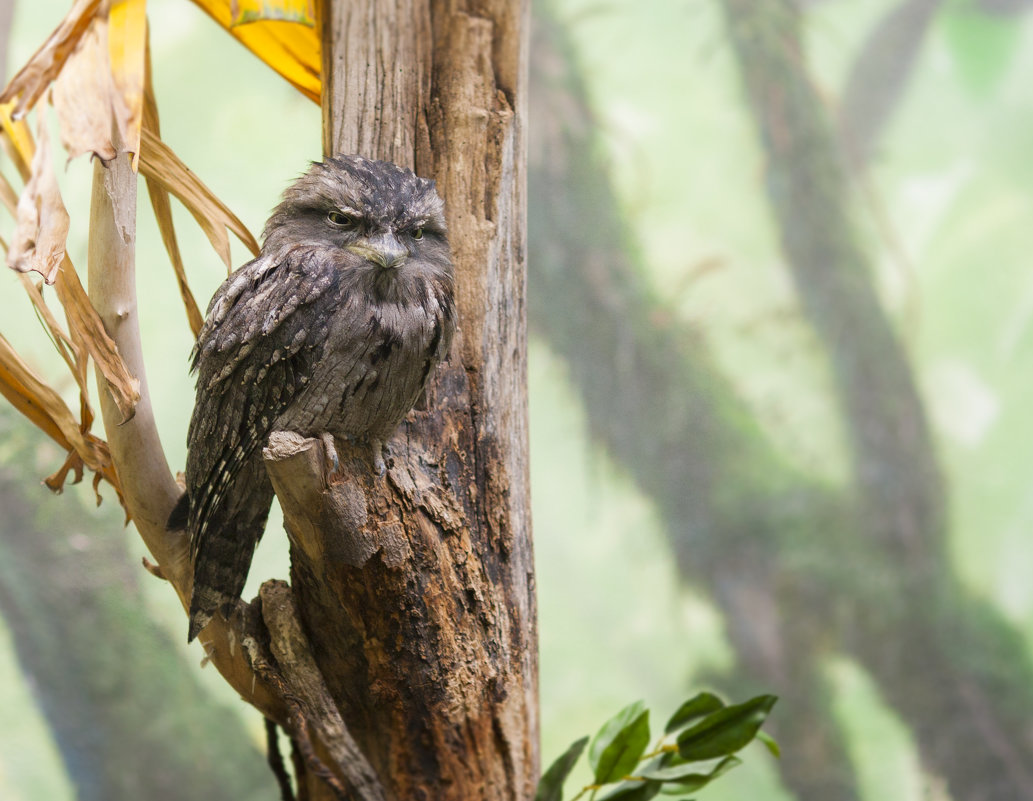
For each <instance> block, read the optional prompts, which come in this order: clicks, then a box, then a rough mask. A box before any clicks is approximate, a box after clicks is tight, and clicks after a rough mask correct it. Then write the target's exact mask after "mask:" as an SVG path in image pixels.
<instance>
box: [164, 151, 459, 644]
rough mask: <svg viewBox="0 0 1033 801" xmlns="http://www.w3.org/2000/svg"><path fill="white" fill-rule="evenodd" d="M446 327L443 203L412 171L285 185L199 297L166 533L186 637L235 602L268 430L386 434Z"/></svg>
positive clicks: (373, 168) (390, 168)
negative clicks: (180, 477) (251, 245)
mask: <svg viewBox="0 0 1033 801" xmlns="http://www.w3.org/2000/svg"><path fill="white" fill-rule="evenodd" d="M454 330H455V310H454V305H453V270H452V263H451V254H450V251H449V247H448V240H447V238H446V233H445V220H444V215H443V204H442V202H441V199H440V198H439V197H438V195H437V193H436V192H435V191H434V184H433V182H431V181H427V180H425V179H422V178H418V177H417V176H415V175H414V174H413V173H412V172H410V171H409V170H406V169H403V168H401V167H398V166H396V165H394V164H389V163H387V162H382V161H368V160H366V159H363V158H360V157H357V156H346V157H339V158H333V159H327V160H326V161H325V162H322V163H317V164H313V165H312V168H311V169H310V170H309V172H308V173H306V174H305V175H304V176H302V177H301V178H300V179H299V180H298V181H297V182H296V183H295V184H294V185H293V186H291V187H290V188H289V189H288V190H287V191H286V192H285V193H284V197H283V202H281V203H280V205H279V206H277V207H276V210H275V211H274V212H273V215H272V217H270V218H269V222H268V223H267V224H266V227H265V235H264V243H263V245H262V251H261V253H260V254H259V256H258V258H256V259H255V260H254V261H252V262H250V263H248V264H246V265H244V266H243V267H242V268H241V269H240V270H238V271H237V272H235V273H234V274H233V275H231V276H230V277H229V278H228V279H227V280H226V281H225V282H224V283H223V284H222V286H221V287H219V289H218V291H217V292H216V293H215V297H214V298H212V302H211V304H210V305H209V307H208V316H207V319H206V320H205V323H204V326H203V328H202V329H201V333H200V335H199V336H198V339H197V346H196V348H195V350H194V356H193V369H195V370H196V371H197V402H196V405H195V407H194V414H193V417H192V418H191V421H190V429H189V433H188V435H187V445H188V452H187V467H186V488H187V492H186V494H185V495H184V497H183V499H181V501H180V504H179V505H178V506H177V511H175V512H173V516H172V518H170V527H177V528H183V527H185V528H186V529H187V530H188V531H189V533H190V544H191V554H192V558H193V563H194V591H193V597H192V599H191V602H190V632H189V639H193V638H194V637H195V636H196V635H197V633H198V632H199V631H200V630H201V629H202V628H203V627H204V626H205V625H206V624H207V622H208V621H209V620H210V619H211V617H212V615H213V614H214V613H215V612H216V611H217V610H218V609H219V608H220V607H222V606H223V605H224V604H226V603H228V602H232V601H234V600H235V599H236V598H237V597H239V595H240V592H241V590H242V589H243V586H244V581H245V579H246V578H247V573H248V569H249V567H250V565H251V558H252V555H253V553H254V549H255V545H256V544H257V543H258V540H259V538H260V537H261V535H262V531H263V529H264V527H265V522H266V517H267V516H268V514H269V506H270V504H271V502H272V497H273V490H272V485H271V484H270V482H269V478H268V476H267V475H266V472H265V468H264V466H263V464H262V448H263V446H264V445H265V444H266V440H267V438H268V436H269V434H270V432H272V431H279V430H283V431H297V432H299V433H301V434H303V435H306V436H319V435H322V434H324V433H329V434H332V435H333V436H334V437H351V438H363V439H365V440H367V441H369V442H370V445H371V447H372V450H373V464H374V465H375V466H376V467H377V468H378V472H381V471H382V470H383V462H382V459H381V456H380V443H381V442H382V441H383V440H385V439H386V438H387V437H388V436H390V434H391V433H392V432H393V431H394V429H395V428H396V427H397V426H398V424H399V422H401V420H402V418H403V417H405V415H406V413H408V411H409V410H410V409H411V408H412V406H413V404H414V403H415V402H416V400H417V399H418V398H419V396H420V393H421V392H422V391H423V388H424V386H425V384H426V382H427V379H428V377H429V376H430V374H431V371H432V370H433V369H434V366H435V365H436V364H437V363H438V362H439V361H440V360H441V359H443V358H444V357H445V355H446V354H447V352H448V348H449V345H450V343H451V341H452V334H453V332H454Z"/></svg>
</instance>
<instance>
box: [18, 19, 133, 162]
mask: <svg viewBox="0 0 1033 801" xmlns="http://www.w3.org/2000/svg"><path fill="white" fill-rule="evenodd" d="M146 24H147V23H146V15H145V0H111V2H101V0H78V1H77V2H76V3H75V5H73V7H72V10H71V11H70V12H69V13H68V15H67V16H66V17H65V18H64V20H62V21H61V24H60V25H58V27H57V28H56V29H55V31H54V32H53V33H52V34H51V35H50V36H49V37H48V39H47V41H46V42H44V44H43V46H42V47H41V48H40V49H39V50H38V51H37V52H36V54H35V55H34V56H33V57H32V59H30V61H29V63H28V64H26V65H25V67H23V68H22V70H21V71H20V72H19V73H18V74H17V75H16V76H15V77H14V79H13V80H12V81H11V83H10V84H9V85H8V87H7V89H6V90H5V91H4V93H3V95H0V100H2V101H13V100H17V103H16V105H15V107H14V112H13V113H14V116H15V117H16V118H17V117H20V116H21V115H24V114H25V113H26V112H27V111H28V110H29V109H31V108H32V107H33V106H34V105H35V104H36V102H37V101H38V100H39V99H40V97H42V96H43V94H44V93H45V92H46V90H47V88H48V87H49V86H51V85H53V87H54V91H53V94H52V101H53V103H54V107H55V108H56V109H57V114H58V119H59V121H60V123H61V126H60V127H61V140H62V142H63V143H64V145H65V148H66V149H67V150H68V156H69V158H74V157H75V156H78V155H80V154H82V153H88V152H92V153H96V154H97V155H98V156H99V157H100V158H102V159H104V160H105V161H107V160H110V159H111V158H114V156H115V155H116V154H117V153H118V152H123V151H129V152H131V153H133V154H138V153H139V150H140V123H141V118H142V109H143V84H144V40H145V31H146ZM113 127H114V128H117V130H118V133H119V137H120V141H121V144H120V146H119V147H116V146H115V144H114V141H113V137H112V128H113ZM136 158H137V156H136V155H134V168H135V159H136Z"/></svg>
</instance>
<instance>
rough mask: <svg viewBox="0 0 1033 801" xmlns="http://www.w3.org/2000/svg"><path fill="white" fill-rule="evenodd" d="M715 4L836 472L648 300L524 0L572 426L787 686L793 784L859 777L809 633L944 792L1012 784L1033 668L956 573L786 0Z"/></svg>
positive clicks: (744, 677) (554, 32)
mask: <svg viewBox="0 0 1033 801" xmlns="http://www.w3.org/2000/svg"><path fill="white" fill-rule="evenodd" d="M725 8H726V11H727V19H728V29H729V32H730V36H731V37H732V39H733V41H734V43H735V45H736V53H737V55H738V57H739V60H740V64H741V68H742V71H743V76H744V81H745V83H746V85H747V87H748V89H749V93H748V94H749V97H750V103H751V111H752V113H753V114H754V115H755V116H756V118H757V121H758V126H759V128H760V133H761V135H762V140H763V142H764V144H765V146H766V147H767V148H768V170H769V172H768V190H769V193H770V196H771V201H772V211H773V214H774V216H775V217H776V219H777V221H778V223H779V225H780V228H781V231H782V238H783V244H784V249H785V259H786V262H787V264H788V266H789V267H790V269H791V270H792V272H793V274H794V276H795V277H796V281H797V288H798V291H799V293H800V298H801V305H802V306H803V308H804V309H805V311H806V312H807V314H808V317H809V319H810V321H811V323H812V325H813V326H814V327H815V330H816V331H817V332H818V333H819V335H821V336H822V337H823V340H822V341H823V343H824V345H825V347H826V348H827V349H828V353H829V359H830V365H831V369H832V371H833V374H834V376H835V377H836V380H837V388H838V392H839V398H840V406H841V409H842V413H843V416H844V420H845V428H847V429H848V430H849V431H850V432H851V446H852V452H853V459H854V468H855V471H854V485H853V487H850V488H848V489H847V490H846V491H844V492H843V493H842V494H839V493H835V492H832V491H830V490H829V489H827V488H825V487H823V486H818V485H816V484H814V483H813V482H812V481H811V480H810V479H808V478H807V477H805V476H801V475H799V474H797V473H796V472H795V471H793V470H792V469H790V468H788V467H787V466H786V465H785V464H784V463H783V462H782V461H780V459H779V458H778V455H777V454H776V453H775V451H774V449H773V447H772V446H771V445H770V443H768V442H767V441H766V439H765V437H764V435H763V432H762V431H761V429H760V426H759V425H758V424H757V423H756V422H755V421H754V420H752V419H751V416H752V413H751V412H750V410H749V409H747V408H746V407H745V405H744V404H743V403H742V401H740V400H739V399H738V398H737V396H736V393H735V388H734V386H733V385H732V384H731V382H730V381H729V380H728V379H727V378H726V377H725V376H723V375H721V373H720V372H719V371H718V369H717V368H716V366H715V365H714V364H713V362H712V361H711V359H710V357H709V355H708V352H707V348H706V345H705V343H704V342H703V341H702V340H701V338H700V336H699V335H697V334H694V333H690V332H688V331H685V330H683V329H680V328H677V327H676V326H674V325H673V324H672V323H670V322H668V321H669V320H670V319H671V317H670V315H668V314H667V313H666V310H665V308H664V306H663V304H662V303H661V302H660V301H659V300H658V299H657V298H656V297H654V296H653V295H652V293H651V292H650V290H649V289H648V286H647V282H646V280H645V278H644V275H643V274H642V267H641V259H640V257H639V256H638V254H637V253H636V252H635V245H634V241H633V237H632V234H631V232H630V231H629V230H628V229H627V227H626V224H625V223H624V222H623V221H622V220H621V218H620V214H619V212H618V210H617V206H616V204H615V202H614V200H613V190H612V188H611V186H610V185H609V183H608V177H607V169H606V164H605V159H604V158H603V155H602V154H603V153H604V149H603V146H602V145H601V143H600V140H599V139H598V132H597V126H596V125H595V123H594V120H593V119H592V118H591V114H590V112H589V111H588V110H587V108H586V103H585V93H584V89H583V87H582V85H581V79H580V78H579V76H578V75H577V73H576V70H575V67H574V66H573V65H574V60H573V59H572V58H571V53H570V52H569V47H568V46H567V45H566V44H564V42H563V40H562V33H561V32H560V31H559V30H558V29H557V27H556V26H555V25H553V24H550V22H549V19H548V16H547V13H548V9H547V8H546V7H544V4H540V5H539V6H537V10H538V12H539V20H538V21H539V27H538V29H537V30H536V34H537V37H536V45H535V46H536V52H535V56H534V57H533V58H532V60H531V63H532V65H533V71H532V94H531V102H532V118H533V119H534V122H535V124H534V127H533V129H532V141H531V149H530V162H529V182H530V196H531V197H532V198H533V199H534V200H533V201H532V203H531V207H530V208H531V215H532V216H531V220H530V225H529V230H530V232H531V239H530V242H529V247H530V254H531V255H530V259H529V261H530V263H531V265H532V267H531V270H532V274H531V280H530V287H531V296H530V298H531V303H530V313H531V319H532V323H533V325H534V327H535V328H536V330H538V331H539V332H540V333H542V334H543V335H544V336H545V337H546V339H547V340H548V341H549V342H550V344H551V345H552V347H553V348H554V349H555V350H556V351H557V352H558V353H559V354H561V355H562V356H563V357H564V358H565V359H566V360H567V362H568V364H569V367H570V372H571V376H572V380H573V381H574V383H575V384H576V386H577V387H578V389H579V391H580V392H581V394H582V397H583V399H584V404H585V408H586V410H587V414H588V417H589V423H590V426H591V429H592V433H593V435H594V436H595V437H597V438H598V439H599V440H600V441H601V442H602V443H604V444H605V445H606V446H607V447H608V448H609V449H610V451H611V452H612V453H613V455H614V457H615V458H616V459H618V460H620V461H621V462H623V463H624V465H625V466H626V468H627V469H628V470H629V472H630V473H631V474H632V476H633V477H634V478H635V480H636V481H637V482H638V484H639V485H640V486H641V487H642V489H643V490H644V491H645V492H646V493H647V494H649V495H650V496H651V497H652V498H653V499H654V501H655V502H656V504H657V507H658V509H659V510H660V512H661V514H662V515H663V517H664V519H665V522H666V524H667V528H668V532H669V534H670V537H671V541H672V545H673V547H674V549H675V553H676V555H677V560H678V565H679V567H680V569H681V570H682V572H683V574H684V576H685V578H686V580H687V581H689V582H692V583H694V584H698V585H699V586H702V587H705V588H706V590H707V592H708V594H709V595H710V597H711V598H713V599H714V601H715V603H717V604H718V605H719V607H720V608H721V609H722V611H723V612H724V616H725V622H726V627H727V631H728V633H729V636H730V639H731V641H732V643H733V645H734V647H735V648H736V651H737V653H738V656H739V665H740V668H741V670H740V674H739V675H738V676H737V679H736V680H737V681H738V682H740V683H742V682H746V683H748V684H751V685H757V684H760V685H761V686H764V687H765V688H767V689H769V690H771V691H774V692H776V693H778V694H780V695H782V696H783V698H784V702H783V703H784V705H783V707H782V708H783V709H784V710H791V711H787V712H785V713H784V714H782V715H778V716H776V719H775V720H774V721H773V723H774V724H775V725H776V726H777V727H778V732H777V733H778V736H779V737H780V739H781V740H782V745H783V759H782V765H781V767H782V771H783V775H784V778H785V780H786V783H787V785H788V786H789V787H791V788H792V789H793V790H794V792H795V793H796V794H797V795H798V797H799V798H801V799H804V801H819V800H820V801H829V800H830V799H836V801H839V800H840V799H852V798H856V797H858V791H857V789H856V787H855V782H854V779H853V777H852V770H851V767H850V764H849V760H848V759H847V756H846V753H845V749H844V745H843V740H842V736H841V734H840V733H839V732H838V730H837V727H836V723H835V721H834V720H833V717H832V713H831V709H830V706H829V703H828V702H829V698H828V692H827V690H826V688H824V687H823V679H822V671H823V666H824V664H825V659H826V657H828V656H830V655H834V654H837V653H846V654H849V655H850V656H853V657H854V658H855V659H857V661H858V662H860V663H861V664H862V665H863V666H864V667H865V668H867V669H868V670H869V671H870V673H871V675H872V676H873V677H874V678H875V680H876V681H877V683H878V685H879V688H880V689H881V691H882V693H883V694H884V696H885V697H886V699H887V700H888V701H889V703H890V704H891V705H892V706H893V707H894V708H895V709H896V710H897V712H898V714H899V715H900V717H901V718H902V719H903V720H904V722H905V725H906V726H908V727H909V728H910V730H911V732H912V734H913V736H914V737H915V740H916V744H917V746H918V749H919V752H920V754H921V756H922V759H923V761H924V763H925V765H926V766H927V768H928V769H929V770H930V771H932V772H933V773H935V774H938V775H940V776H942V777H944V778H945V779H946V780H947V783H948V786H949V789H950V792H951V794H952V795H953V797H955V798H958V799H961V798H965V799H975V798H979V799H993V800H994V801H996V800H997V799H1000V801H1005V799H1008V800H1009V801H1017V800H1018V799H1033V780H1031V777H1030V767H1029V766H1030V765H1033V743H1031V742H1030V740H1029V737H1028V733H1027V727H1028V721H1029V720H1030V719H1031V718H1033V691H1031V687H1033V669H1031V666H1030V663H1029V659H1028V657H1027V655H1026V654H1025V651H1024V648H1023V641H1022V638H1021V636H1020V635H1019V633H1018V632H1017V631H1015V630H1014V629H1013V628H1012V627H1011V626H1010V625H1009V624H1008V623H1007V621H1005V620H1004V619H1003V618H1002V617H1001V615H1000V614H999V613H997V612H996V611H995V610H993V609H992V608H990V607H989V606H988V605H986V604H985V603H983V602H982V601H979V600H977V599H975V598H972V597H971V595H970V594H968V593H967V592H966V591H965V590H964V588H963V587H962V586H961V585H960V583H959V582H958V581H957V578H956V576H955V574H954V572H953V569H952V566H951V565H950V563H949V560H948V558H947V551H946V539H945V537H946V522H945V508H946V503H945V500H944V495H945V490H944V487H943V484H942V479H941V476H940V472H939V468H938V466H937V464H936V458H935V453H934V449H933V447H932V444H931V441H930V437H929V432H928V426H927V423H926V420H925V412H924V409H923V407H922V404H921V401H920V399H919V397H918V394H917V391H916V389H915V384H914V379H913V377H912V374H911V370H910V366H909V364H908V361H907V358H906V356H905V354H904V352H903V350H902V348H901V347H900V345H899V343H898V341H897V339H896V337H895V335H894V333H893V331H892V327H891V325H890V324H889V321H888V319H887V316H886V314H885V312H884V310H883V309H882V307H881V305H880V304H879V302H878V299H877V297H876V294H875V292H874V289H873V286H872V281H871V277H870V275H869V265H868V263H867V255H866V254H865V252H864V250H863V249H862V248H861V247H860V245H859V244H858V243H857V237H856V234H855V232H854V229H853V224H852V222H851V220H850V218H849V216H848V212H847V209H849V208H850V201H849V198H848V193H847V188H846V185H845V181H844V178H843V173H842V167H841V165H840V160H839V154H838V152H837V151H836V149H835V143H834V140H833V137H832V132H831V127H830V126H829V124H828V123H827V121H826V120H825V118H824V115H825V110H824V108H823V106H822V104H821V102H820V100H819V98H818V97H817V96H816V95H815V93H814V92H813V90H812V88H811V85H810V82H809V80H808V79H807V76H806V72H805V70H806V61H805V58H804V56H803V55H802V53H801V50H800V48H799V45H798V40H797V36H796V23H797V12H796V10H795V8H794V7H793V6H792V5H791V4H789V3H786V2H778V3H753V2H748V1H747V0H743V1H742V2H735V1H733V0H727V2H726V3H725ZM702 157H703V156H702V155H701V158H702ZM573 297H577V298H578V302H577V303H571V302H570V299H571V298H573ZM974 731H978V732H979V734H978V735H977V736H975V737H973V732H974Z"/></svg>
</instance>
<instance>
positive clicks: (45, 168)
mask: <svg viewBox="0 0 1033 801" xmlns="http://www.w3.org/2000/svg"><path fill="white" fill-rule="evenodd" d="M37 124H38V126H39V128H38V130H39V147H38V148H37V149H36V154H35V156H33V159H32V176H31V177H30V178H29V182H28V183H27V184H26V185H25V189H23V190H22V194H21V197H20V198H19V199H18V208H17V214H16V218H17V227H16V229H15V232H14V238H13V239H12V241H11V246H10V248H9V249H8V251H7V265H8V266H9V267H11V268H12V269H14V270H17V271H18V272H21V273H24V272H28V271H29V270H35V271H36V272H38V273H39V274H40V275H42V276H43V278H44V279H45V280H46V282H47V283H48V284H52V283H54V280H55V278H56V277H57V270H58V267H59V266H60V265H61V260H62V259H63V258H64V255H65V241H66V240H67V238H68V223H69V219H68V212H67V211H66V210H65V204H64V203H63V202H62V200H61V191H60V190H59V189H58V186H57V177H56V176H55V175H54V165H53V162H52V161H51V159H50V145H49V138H48V137H47V132H46V114H38V115H37Z"/></svg>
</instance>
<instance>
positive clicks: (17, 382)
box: [0, 335, 118, 490]
mask: <svg viewBox="0 0 1033 801" xmlns="http://www.w3.org/2000/svg"><path fill="white" fill-rule="evenodd" d="M0 395H3V396H4V397H5V398H7V399H8V400H9V401H10V402H11V404H12V405H13V406H14V408H15V409H17V410H18V411H19V412H21V413H22V414H24V415H25V416H26V417H27V418H28V419H29V420H30V421H32V423H33V424H34V425H36V427H37V428H39V429H40V430H41V431H43V433H45V434H46V435H47V436H48V437H50V438H51V439H52V440H54V442H56V443H57V444H58V445H60V446H61V447H62V448H64V449H65V450H67V451H70V453H69V458H68V459H66V461H65V464H64V465H63V466H62V467H61V468H60V469H59V470H58V471H57V472H56V473H55V474H54V475H53V476H51V477H50V478H49V479H47V486H49V487H50V488H51V489H54V490H59V489H60V488H61V486H62V485H63V484H64V480H65V479H66V477H67V474H68V472H69V471H70V470H74V471H75V472H76V475H77V478H76V480H78V479H79V478H81V477H82V468H81V465H82V464H85V465H86V466H87V467H89V468H90V469H91V470H94V471H96V472H97V473H99V474H100V475H102V476H103V477H104V478H105V479H107V481H108V482H109V483H111V485H112V486H113V487H115V488H116V489H118V478H117V476H116V475H115V469H114V467H113V465H112V463H111V454H110V453H109V452H108V448H107V445H106V444H105V443H104V442H103V441H102V440H100V439H98V438H97V437H94V436H93V435H91V434H89V433H84V432H83V431H82V430H81V428H80V424H79V423H78V422H77V421H76V419H75V416H74V415H73V414H72V412H71V410H70V409H69V408H68V406H66V405H65V402H64V401H63V400H62V399H61V396H60V395H58V394H57V393H56V392H55V391H54V390H53V389H51V387H49V386H48V385H47V384H46V382H44V381H43V380H42V379H41V378H40V377H39V376H37V375H36V374H35V373H34V372H33V371H32V369H31V368H30V367H29V366H28V365H27V364H26V363H25V362H24V361H23V360H22V358H21V357H20V356H19V355H18V354H17V352H16V351H15V350H14V348H13V347H11V344H10V343H9V342H8V341H7V339H5V338H4V337H3V335H0ZM73 455H74V457H73ZM77 465H79V467H78V468H77ZM94 486H96V484H95V485H94Z"/></svg>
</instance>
